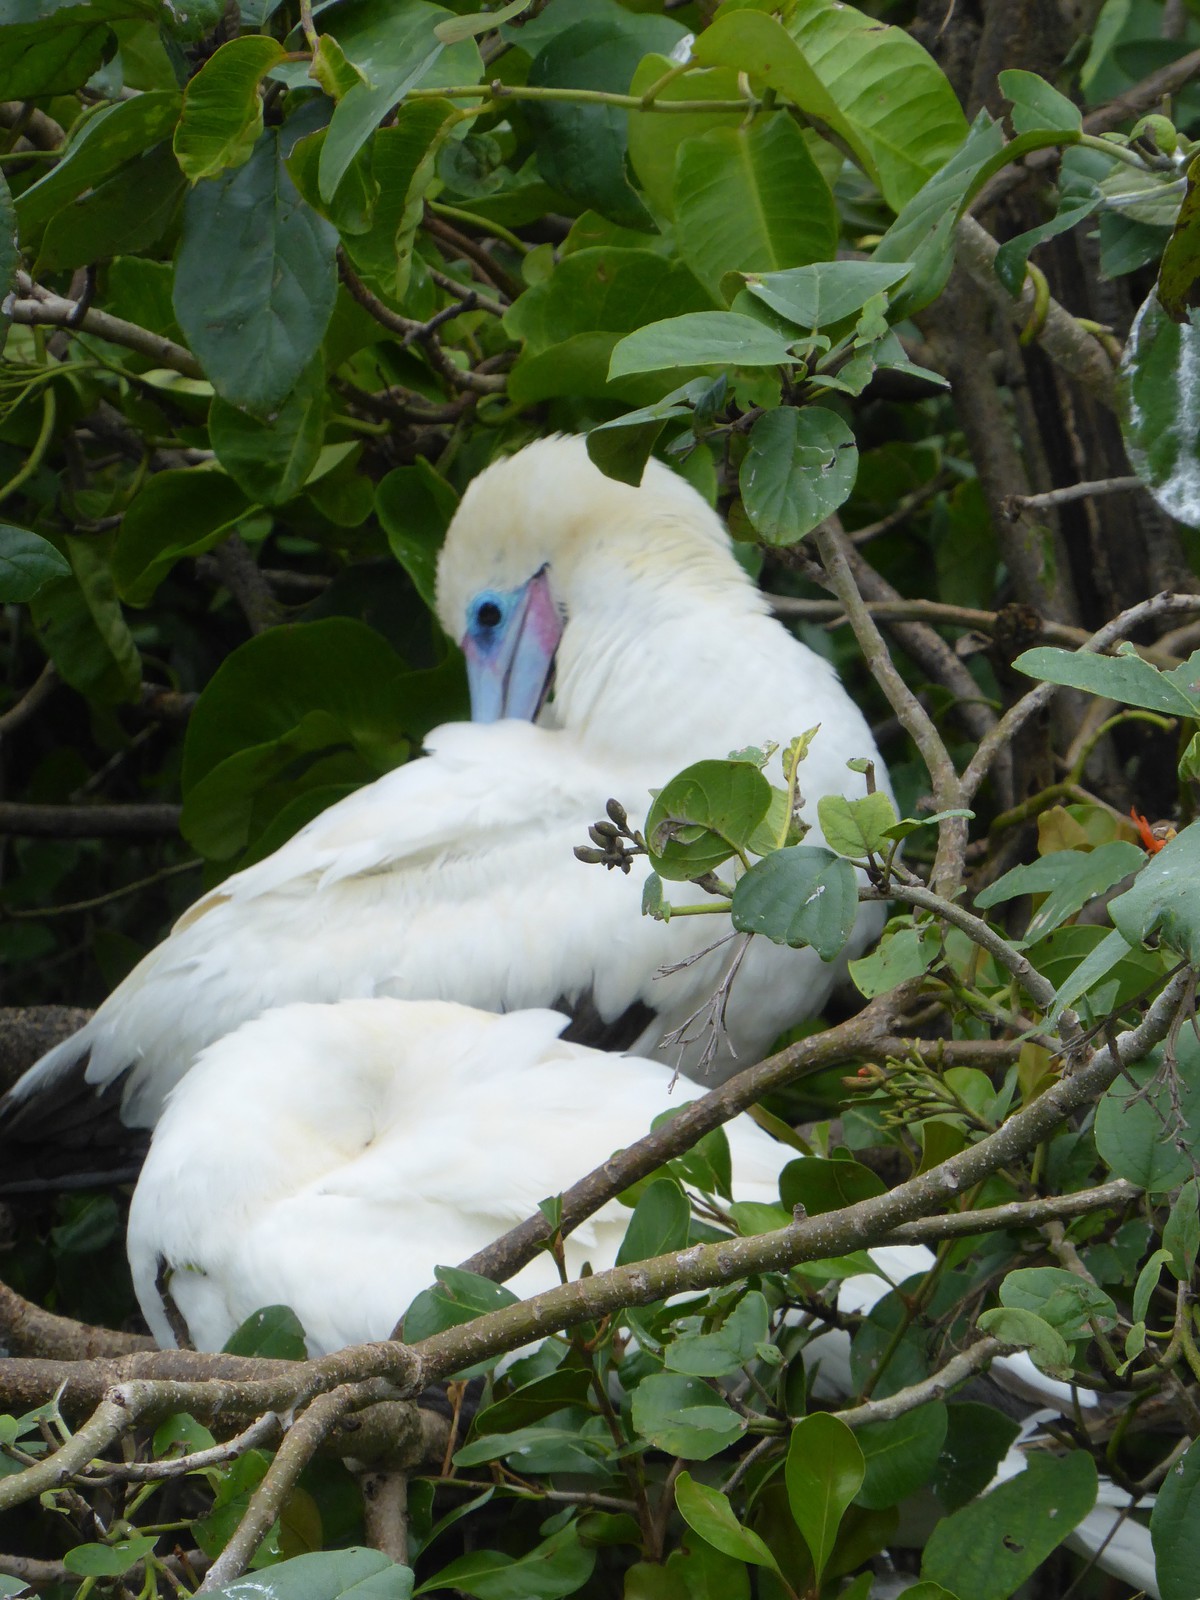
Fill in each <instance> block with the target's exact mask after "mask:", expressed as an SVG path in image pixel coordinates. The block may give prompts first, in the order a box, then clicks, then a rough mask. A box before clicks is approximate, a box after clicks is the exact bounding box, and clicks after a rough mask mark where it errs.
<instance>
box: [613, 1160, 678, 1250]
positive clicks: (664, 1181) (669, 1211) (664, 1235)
mask: <svg viewBox="0 0 1200 1600" xmlns="http://www.w3.org/2000/svg"><path fill="white" fill-rule="evenodd" d="M690 1221H691V1208H690V1207H689V1205H688V1202H687V1196H686V1195H685V1194H684V1192H683V1190H682V1189H681V1188H680V1187H679V1185H678V1184H677V1183H676V1182H675V1181H674V1180H673V1179H671V1178H656V1179H655V1181H654V1182H653V1183H651V1184H649V1185H648V1186H647V1187H646V1188H645V1189H643V1190H642V1193H641V1196H640V1197H639V1199H638V1203H637V1205H636V1206H635V1207H634V1210H633V1215H632V1216H631V1217H630V1219H629V1226H628V1227H627V1228H626V1230H625V1237H624V1239H622V1241H621V1248H620V1249H619V1250H618V1251H617V1266H619V1267H625V1266H628V1265H629V1264H630V1262H632V1261H647V1260H649V1259H650V1258H651V1257H652V1256H661V1255H665V1254H666V1253H667V1252H668V1251H669V1250H682V1249H683V1248H684V1246H685V1245H686V1244H687V1242H688V1225H689V1223H690Z"/></svg>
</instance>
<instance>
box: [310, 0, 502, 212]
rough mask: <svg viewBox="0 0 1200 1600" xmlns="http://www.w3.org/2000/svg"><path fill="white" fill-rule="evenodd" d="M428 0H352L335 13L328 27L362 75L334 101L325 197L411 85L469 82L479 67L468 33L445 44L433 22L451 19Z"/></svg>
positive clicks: (323, 171) (323, 175)
mask: <svg viewBox="0 0 1200 1600" xmlns="http://www.w3.org/2000/svg"><path fill="white" fill-rule="evenodd" d="M453 15H454V13H453V12H450V11H447V10H446V9H445V8H444V7H443V6H437V5H429V4H427V3H426V0H357V3H355V4H352V5H350V6H347V7H344V8H343V7H339V8H338V9H337V10H336V11H335V12H334V13H333V14H332V20H333V31H334V33H335V35H336V37H337V41H338V43H339V45H340V46H341V48H342V50H343V51H344V52H345V55H346V57H347V59H348V60H349V61H350V62H351V63H352V64H353V65H354V66H355V67H356V68H357V69H358V72H359V74H360V75H361V77H362V79H363V82H361V83H357V84H355V85H354V86H353V87H352V88H351V89H349V90H348V91H347V93H345V94H344V95H343V96H342V98H341V99H340V100H339V101H338V103H337V106H336V108H335V110H334V113H333V117H332V118H331V120H330V123H329V136H328V138H327V139H326V140H325V143H324V145H323V146H322V149H321V161H320V176H319V182H320V190H321V194H322V196H323V198H324V199H325V200H326V201H328V200H331V199H332V198H333V196H334V194H335V193H336V191H337V188H338V185H339V184H340V183H341V181H342V179H343V178H344V177H345V176H346V173H347V172H348V171H349V170H350V164H351V162H352V161H353V160H354V158H355V156H356V155H357V154H358V152H359V150H360V149H361V148H362V146H363V145H364V144H365V143H366V142H367V140H368V139H369V138H370V137H371V135H372V133H374V131H375V129H376V128H377V127H378V126H379V124H380V123H381V122H382V121H383V119H384V117H386V116H387V114H388V112H389V111H391V110H392V109H393V107H394V106H397V105H398V104H399V103H400V101H401V100H402V99H403V98H404V96H405V95H406V94H407V93H408V91H409V89H415V88H416V87H417V86H418V85H419V86H421V87H422V88H434V89H436V88H440V87H441V86H442V85H444V84H452V83H474V82H476V81H477V79H478V78H479V76H480V73H481V71H482V63H481V61H480V58H479V50H478V47H477V46H476V44H475V42H474V40H473V39H463V40H460V41H459V42H458V43H456V44H451V45H445V44H443V43H442V41H441V39H439V38H438V36H437V32H436V30H437V28H438V26H439V24H441V23H443V22H446V21H448V20H450V19H452V18H453Z"/></svg>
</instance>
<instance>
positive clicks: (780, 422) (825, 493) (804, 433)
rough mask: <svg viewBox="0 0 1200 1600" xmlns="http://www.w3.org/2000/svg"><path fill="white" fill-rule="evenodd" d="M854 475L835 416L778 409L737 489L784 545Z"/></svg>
mask: <svg viewBox="0 0 1200 1600" xmlns="http://www.w3.org/2000/svg"><path fill="white" fill-rule="evenodd" d="M742 320H746V319H742ZM764 331H765V330H764ZM857 474H858V449H857V446H856V445H855V442H854V434H853V433H852V432H851V430H850V429H849V428H848V427H847V426H846V424H845V423H844V422H843V421H842V419H841V417H839V416H838V415H837V413H836V412H833V411H830V410H828V409H827V408H826V407H824V406H804V407H802V408H800V409H797V408H796V407H795V406H780V407H778V408H777V409H776V410H773V411H766V412H764V413H763V415H762V416H761V417H759V418H758V420H757V422H755V424H754V426H753V428H752V429H751V430H750V443H749V448H748V449H747V451H746V454H745V457H744V458H743V460H742V465H741V468H740V469H739V472H738V487H739V488H740V490H741V495H742V504H743V505H744V506H745V508H746V515H747V516H748V517H749V518H750V521H751V523H752V524H753V526H754V531H755V532H756V533H757V534H758V536H759V538H761V539H763V540H765V542H766V543H767V544H772V545H790V544H795V543H796V542H797V540H799V539H802V538H803V537H804V536H805V534H806V533H811V532H812V530H813V529H814V528H815V527H817V525H818V524H819V523H821V522H824V520H825V518H826V517H828V516H829V515H830V514H831V513H832V512H834V511H836V510H837V508H838V507H839V506H840V505H841V504H842V503H843V502H844V501H845V500H846V499H847V498H848V497H849V494H850V491H851V490H852V489H853V488H854V480H855V478H856V476H857ZM893 820H894V819H893Z"/></svg>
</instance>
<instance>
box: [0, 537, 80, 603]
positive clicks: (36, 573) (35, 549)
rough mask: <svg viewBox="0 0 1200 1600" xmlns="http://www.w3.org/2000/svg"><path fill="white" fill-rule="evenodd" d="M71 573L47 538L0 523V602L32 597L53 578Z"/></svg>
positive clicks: (11, 601)
mask: <svg viewBox="0 0 1200 1600" xmlns="http://www.w3.org/2000/svg"><path fill="white" fill-rule="evenodd" d="M70 573H71V563H70V562H69V561H68V560H67V558H66V557H65V556H63V555H60V554H59V552H58V551H57V550H56V549H55V547H54V546H53V545H52V544H51V543H50V541H49V539H43V538H42V536H41V534H40V533H32V532H31V531H30V530H29V529H28V528H14V527H13V526H12V524H11V523H8V522H0V604H3V605H14V604H18V605H19V604H21V603H23V602H24V601H26V600H32V599H33V597H34V595H35V594H37V592H38V590H39V589H41V588H42V587H43V586H44V585H45V584H47V583H49V582H50V580H51V579H52V578H66V577H69V576H70Z"/></svg>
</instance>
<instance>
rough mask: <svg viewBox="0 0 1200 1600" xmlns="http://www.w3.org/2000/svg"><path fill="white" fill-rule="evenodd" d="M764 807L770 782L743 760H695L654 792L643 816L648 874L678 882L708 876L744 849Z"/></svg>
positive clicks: (762, 815)
mask: <svg viewBox="0 0 1200 1600" xmlns="http://www.w3.org/2000/svg"><path fill="white" fill-rule="evenodd" d="M770 803H771V786H770V784H769V783H768V782H767V780H766V779H765V778H764V777H763V775H762V773H761V772H760V771H759V770H758V768H757V767H755V766H752V765H751V764H750V763H749V762H746V761H697V762H696V763H695V764H694V765H693V766H690V767H687V768H685V769H684V771H683V772H681V773H679V774H678V775H677V776H676V777H674V778H672V779H671V781H670V783H668V784H666V785H665V787H664V788H663V789H661V790H660V791H659V793H658V795H657V796H656V797H655V800H654V804H653V805H652V806H651V807H650V811H649V814H648V815H647V817H646V842H647V844H648V846H649V849H650V860H651V863H652V865H653V867H654V870H655V871H656V872H657V873H658V874H659V875H660V876H661V877H664V878H675V879H680V880H683V879H686V878H696V877H700V876H701V875H702V874H703V873H706V872H711V871H712V870H713V869H714V868H715V867H719V866H720V865H721V863H722V862H723V861H728V859H729V857H730V856H731V855H732V854H733V853H734V851H735V850H745V849H746V848H747V847H748V845H749V842H750V839H751V837H752V836H753V834H754V830H755V829H756V828H757V827H758V825H759V823H760V822H761V821H762V819H763V818H764V817H765V816H766V814H767V807H768V806H769V805H770Z"/></svg>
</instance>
